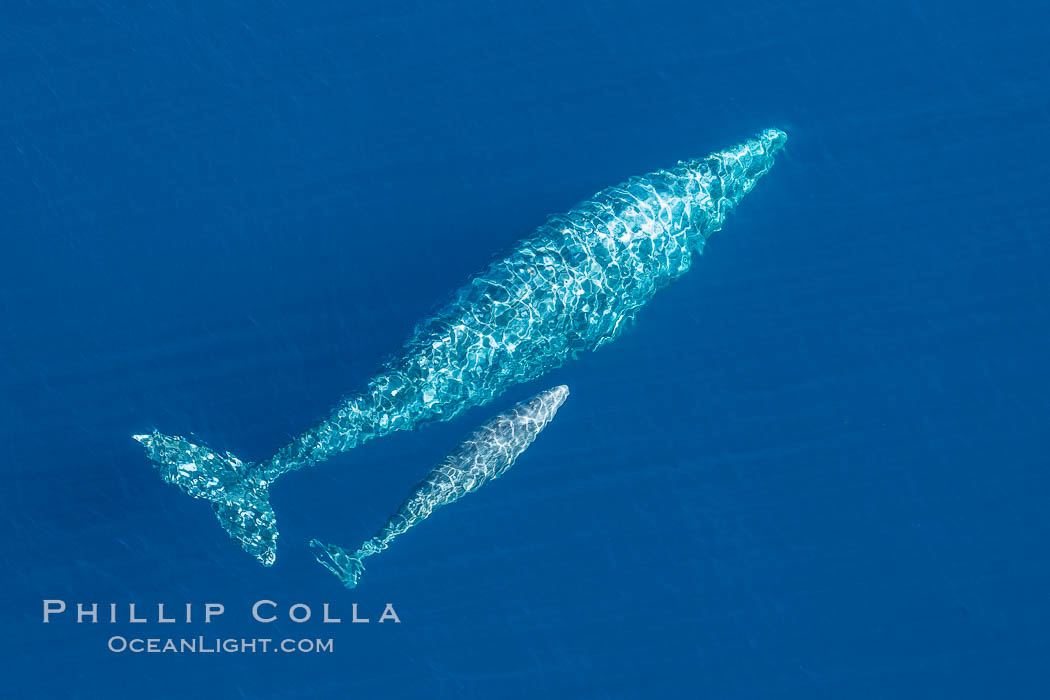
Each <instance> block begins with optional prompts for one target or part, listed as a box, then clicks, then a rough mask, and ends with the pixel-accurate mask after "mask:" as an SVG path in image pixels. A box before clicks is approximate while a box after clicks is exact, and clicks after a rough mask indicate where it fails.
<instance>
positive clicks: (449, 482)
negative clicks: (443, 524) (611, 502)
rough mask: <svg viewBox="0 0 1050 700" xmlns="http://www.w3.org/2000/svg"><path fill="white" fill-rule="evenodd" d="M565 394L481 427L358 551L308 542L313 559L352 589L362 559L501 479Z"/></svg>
mask: <svg viewBox="0 0 1050 700" xmlns="http://www.w3.org/2000/svg"><path fill="white" fill-rule="evenodd" d="M568 396H569V387H567V386H564V385H563V386H556V387H554V388H553V389H548V390H547V391H544V392H541V393H539V394H537V395H536V396H534V397H532V398H531V399H528V400H527V401H522V402H521V403H519V404H518V405H517V406H515V407H514V408H512V409H510V410H509V411H506V412H504V413H501V414H499V415H498V416H496V417H495V418H493V419H491V420H489V421H488V422H486V423H484V424H482V425H481V427H479V428H478V429H477V430H475V431H474V432H473V433H472V434H471V435H470V437H469V438H467V439H466V440H465V441H464V442H463V443H462V444H461V445H460V446H459V447H457V448H456V450H455V451H454V452H453V453H452V454H450V455H449V456H448V457H446V458H445V460H444V461H443V462H442V463H441V464H439V465H438V466H437V467H435V468H434V470H433V471H431V472H430V473H429V474H428V475H427V476H426V478H425V479H423V481H421V482H420V483H419V484H417V485H416V488H415V489H414V490H413V491H412V495H410V496H409V497H408V498H406V499H405V502H404V503H402V504H401V507H400V508H398V509H397V513H395V514H394V515H392V516H390V519H389V520H387V523H386V525H385V526H384V527H383V529H381V530H380V531H379V532H378V533H376V535H375V537H372V538H371V539H369V540H366V541H365V543H364V544H362V545H361V546H360V547H358V548H357V549H356V550H354V551H348V550H346V549H344V548H342V547H339V546H338V545H334V544H325V543H323V542H320V541H318V540H311V541H310V547H311V548H313V550H314V555H315V557H316V558H317V561H318V562H319V563H320V564H322V565H323V566H324V567H325V568H327V569H328V570H329V571H331V572H332V573H333V574H335V575H336V577H337V578H338V579H339V580H340V581H342V582H343V585H344V586H346V587H347V588H354V587H355V586H357V582H358V579H360V578H361V574H362V573H364V570H365V566H364V564H363V563H362V559H365V558H366V557H371V556H374V555H376V554H379V553H380V552H382V551H383V550H385V549H386V548H387V547H389V546H390V543H391V542H393V541H394V540H395V539H396V538H398V537H399V536H401V535H403V534H404V533H406V532H408V531H409V530H410V529H411V528H413V527H415V526H416V525H418V524H420V523H421V522H423V521H424V520H426V519H427V518H429V517H430V515H431V514H432V513H433V512H434V511H435V510H437V509H438V508H441V507H442V506H446V505H448V504H450V503H455V502H456V501H458V500H459V499H461V498H463V497H464V496H466V495H467V494H468V493H474V492H475V491H477V490H478V489H480V488H481V487H482V486H484V485H485V484H487V483H489V482H491V481H494V480H495V479H498V478H500V477H501V476H503V475H504V474H505V473H506V472H507V470H508V469H510V468H511V467H512V466H514V462H515V461H517V459H518V457H520V456H521V454H522V453H523V452H524V451H525V450H527V449H528V448H529V446H530V445H531V444H532V443H533V442H535V440H536V438H537V437H539V434H540V432H542V431H543V429H544V428H546V427H547V424H548V423H550V422H551V420H553V419H554V415H555V414H556V413H557V412H558V409H559V408H561V405H562V404H563V403H565V399H566V398H568Z"/></svg>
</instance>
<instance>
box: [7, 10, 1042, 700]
mask: <svg viewBox="0 0 1050 700" xmlns="http://www.w3.org/2000/svg"><path fill="white" fill-rule="evenodd" d="M121 5H122V4H121V3H102V2H76V3H69V2H62V3H58V2H52V3H6V4H5V5H4V7H3V10H2V14H0V96H2V99H0V104H2V107H0V212H2V213H3V219H2V220H3V224H2V236H3V245H2V251H0V274H2V277H0V280H2V281H0V317H2V319H3V321H2V326H0V329H2V334H3V336H2V345H0V396H2V397H3V402H2V405H0V437H2V439H3V440H2V445H3V457H2V466H0V470H2V475H3V484H2V489H0V490H2V495H0V506H2V507H0V526H2V527H3V532H4V534H3V537H2V538H0V539H2V542H3V544H2V545H0V547H2V551H0V557H2V564H3V587H2V593H0V596H2V599H3V603H4V613H3V617H2V622H0V638H2V640H3V641H2V643H0V644H2V645H3V648H2V649H0V676H2V677H3V678H4V681H3V683H4V688H3V690H2V692H0V694H2V695H3V696H4V697H16V698H21V697H41V696H46V697H85V698H89V697H90V698H95V697H97V698H114V697H153V698H167V697H186V696H187V695H190V696H192V697H248V698H255V697H280V698H292V697H338V698H355V697H363V698H381V697H409V696H417V697H418V696H421V695H424V694H425V695H427V696H428V697H432V698H444V697H454V698H459V697H484V698H495V697H511V698H517V697H525V698H536V697H609V698H620V697H643V698H652V697H718V698H745V697H763V698H795V697H806V698H843V697H848V698H866V697H871V698H887V697H909V696H914V697H983V698H987V697H1011V698H1023V697H1045V696H1046V693H1047V690H1048V686H1050V665H1048V662H1047V659H1048V654H1050V641H1048V636H1047V632H1046V629H1047V626H1048V625H1050V563H1048V560H1047V556H1046V553H1047V538H1048V536H1050V519H1048V517H1047V512H1046V507H1047V503H1048V497H1047V488H1048V487H1050V475H1048V464H1047V456H1046V447H1047V440H1046V434H1047V428H1048V415H1050V399H1048V396H1047V394H1048V388H1050V367H1048V363H1047V360H1046V358H1047V356H1048V354H1050V330H1048V328H1050V323H1048V322H1050V304H1048V300H1050V279H1048V276H1047V272H1046V268H1047V262H1048V260H1050V242H1048V236H1047V215H1048V213H1050V204H1048V198H1047V196H1046V188H1047V182H1048V177H1050V166H1048V165H1047V162H1048V161H1047V159H1048V156H1050V149H1048V147H1047V123H1048V119H1050V77H1048V76H1050V52H1048V50H1047V48H1046V47H1047V39H1048V33H1050V32H1048V30H1047V19H1048V17H1047V12H1046V11H1045V10H1044V9H1041V8H1038V7H1037V3H1013V2H996V3H991V4H988V3H949V2H938V3H931V2H907V3H896V2H886V3H872V4H871V6H870V7H867V8H864V7H861V6H860V5H858V4H855V3H846V4H843V3H840V2H831V1H817V0H803V1H801V2H794V3H783V4H779V3H777V4H774V3H718V4H713V3H695V2H667V1H661V0H655V1H652V2H645V3H637V4H629V3H623V2H619V3H606V4H601V3H587V4H581V3H568V4H566V3H561V2H523V3H518V2H514V3H508V2H501V3H467V2H454V3H422V2H407V3H406V2H389V3H388V2H381V3H363V2H353V3H343V2H331V1H326V2H305V3H259V4H256V3H240V2H177V3H176V2H156V3H150V4H149V5H147V6H142V5H141V4H139V3H127V4H126V5H127V6H121ZM768 126H779V127H782V128H785V129H786V130H788V131H789V133H790V143H789V145H788V149H787V151H786V153H785V154H784V156H783V157H782V158H781V159H780V161H779V162H778V164H777V166H776V168H775V169H774V170H773V172H772V173H771V174H770V175H768V176H767V177H766V178H765V180H764V181H763V182H762V183H761V184H760V186H759V187H758V188H757V189H756V191H755V192H754V193H753V194H752V195H751V196H749V197H748V199H747V200H746V201H745V202H744V205H743V207H742V208H741V209H740V210H739V212H738V213H737V214H735V215H734V216H733V217H732V220H731V221H730V222H729V223H728V225H727V226H726V228H725V230H724V232H723V233H722V234H720V235H719V236H718V237H717V239H715V240H713V241H712V243H711V245H710V246H709V247H708V249H707V252H706V254H705V255H704V256H703V258H702V259H701V260H699V261H698V263H697V265H695V266H694V269H693V271H692V272H690V273H689V275H687V276H686V277H685V278H684V279H682V280H681V281H680V282H678V283H676V284H675V285H674V286H672V287H671V288H669V289H667V290H666V291H664V292H663V293H661V294H660V296H659V297H658V298H657V299H656V301H654V302H653V303H652V304H651V305H650V307H649V308H648V309H646V310H645V312H644V313H643V314H642V316H641V318H640V321H639V323H638V324H637V325H636V327H635V328H634V329H633V330H632V331H631V332H630V333H629V334H628V335H626V336H625V337H623V338H622V339H621V340H619V341H617V342H616V343H615V344H613V345H611V346H609V347H608V348H605V349H603V350H601V351H600V352H598V353H596V354H594V355H590V356H587V357H585V358H584V359H581V360H580V361H578V362H576V363H574V364H572V365H570V366H568V367H566V368H564V369H563V370H561V371H559V372H557V373H556V374H555V375H554V376H551V377H549V378H546V379H544V380H542V381H540V382H537V383H536V384H535V385H531V386H525V387H520V388H519V390H518V391H515V392H512V395H510V394H508V395H507V396H504V397H503V399H502V400H501V401H500V402H499V403H498V405H496V406H490V407H487V408H484V409H479V410H476V411H473V412H471V413H470V414H468V415H465V416H463V417H461V418H460V419H458V420H456V421H454V422H453V423H450V424H441V425H435V426H430V427H427V428H425V429H423V430H420V431H418V432H416V433H412V434H403V435H398V436H394V437H391V438H387V439H384V440H380V441H377V442H375V443H372V444H369V445H367V446H365V447H362V448H360V449H357V450H355V451H353V452H351V453H349V454H347V455H344V456H341V457H340V458H338V459H335V460H333V461H332V462H331V463H329V464H327V465H325V466H324V467H323V468H319V469H316V470H310V471H307V472H302V473H299V474H296V475H292V476H289V477H287V478H286V479H284V480H282V481H281V482H280V483H279V485H278V486H277V487H276V488H275V490H274V494H273V502H274V505H275V508H276V511H277V513H278V517H279V523H280V527H281V533H282V538H281V548H280V555H279V559H278V563H277V565H276V566H275V567H274V568H273V569H269V570H266V569H263V568H261V567H259V566H258V565H257V564H256V563H255V562H254V561H253V560H251V559H250V558H249V557H248V556H246V555H245V554H244V553H243V552H241V551H240V549H239V548H238V547H237V546H236V545H235V544H233V543H231V542H229V541H228V540H227V538H226V536H225V534H224V533H223V532H222V531H221V529H220V528H219V527H218V525H217V524H216V522H215V519H214V516H213V515H212V513H211V511H210V509H209V508H208V506H207V505H206V504H204V503H202V502H199V501H193V500H191V499H189V498H187V497H186V496H185V495H183V494H181V493H180V492H178V491H177V490H176V489H174V488H172V487H170V486H166V485H164V484H163V483H161V481H160V480H159V479H158V478H157V475H156V473H155V471H154V470H153V469H151V468H150V466H149V464H148V462H147V461H146V459H145V457H144V455H143V452H142V450H141V448H140V447H139V446H138V445H137V444H135V443H134V442H132V441H131V440H130V438H129V436H130V435H131V434H132V433H134V432H141V431H146V430H149V429H151V428H153V427H157V428H159V429H161V430H163V431H165V432H169V433H178V434H190V433H193V434H195V435H197V436H199V438H200V439H201V440H205V441H207V442H208V443H209V444H212V445H214V446H216V447H219V448H221V449H229V450H231V451H232V452H234V453H235V454H237V455H239V456H241V457H243V458H245V459H260V458H263V457H267V456H269V455H270V454H271V453H272V452H273V451H274V450H275V449H276V448H277V447H278V446H280V445H281V444H283V443H284V442H285V441H286V440H288V439H289V437H290V436H292V435H293V434H295V433H296V432H297V431H299V430H301V429H303V428H305V427H307V426H308V425H310V424H311V423H312V422H313V421H314V420H315V419H316V418H318V417H320V416H321V415H323V414H324V412H325V411H326V410H327V409H328V407H329V406H330V405H331V404H332V403H333V402H334V400H335V399H336V398H337V396H338V395H339V394H340V393H342V392H343V391H347V390H351V389H354V388H356V387H358V386H360V385H361V384H362V382H363V381H365V380H366V379H367V377H368V376H369V375H370V373H371V372H373V371H374V370H375V368H376V367H377V366H378V365H379V363H380V362H381V361H382V359H383V358H384V357H385V356H386V355H388V354H389V353H391V352H393V351H394V350H395V349H396V348H397V346H398V345H399V344H400V342H401V341H402V340H403V339H404V338H405V336H406V334H407V333H408V331H409V330H410V328H411V326H412V324H413V323H414V322H415V321H416V320H417V319H419V318H420V317H421V316H423V315H424V314H425V313H426V312H427V311H428V310H430V309H431V308H432V307H433V306H434V305H435V304H436V303H437V302H439V301H440V300H441V299H442V298H443V297H444V296H445V295H446V294H448V293H449V292H450V291H451V290H452V289H454V288H455V287H456V286H458V285H459V284H461V283H462V282H463V281H465V280H466V279H467V278H469V276H470V274H471V273H472V272H473V271H475V270H477V269H479V268H480V267H482V266H483V265H485V264H486V263H487V262H488V261H489V260H490V259H491V258H492V257H493V256H494V255H497V254H498V253H499V252H500V251H501V250H504V249H506V248H507V247H508V246H509V245H511V244H512V242H514V241H515V240H516V239H518V238H519V237H521V236H523V235H526V234H528V233H529V231H531V229H532V228H534V227H535V226H536V225H537V224H539V223H541V222H542V221H543V219H544V217H545V216H546V215H547V214H549V213H552V212H558V211H563V210H565V209H567V208H568V207H569V206H571V205H572V204H573V203H575V202H576V201H577V200H579V199H581V198H583V197H585V196H587V195H588V194H589V193H591V192H593V191H595V190H596V189H598V188H600V187H603V186H606V185H609V184H613V183H615V182H618V181H620V180H622V179H623V178H625V177H627V176H629V175H632V174H638V173H642V172H646V171H649V170H652V169H655V168H659V167H663V166H667V165H670V164H673V163H674V162H675V161H676V160H677V159H679V158H685V157H695V156H701V155H704V154H706V153H708V152H710V151H712V150H716V149H718V148H722V147H725V146H729V145H732V144H735V143H738V142H739V141H740V140H741V139H743V138H745V137H748V136H750V135H751V134H753V133H754V132H756V131H758V130H759V129H761V128H764V127H768ZM555 382H565V383H568V384H569V385H571V387H572V392H573V394H572V397H571V398H570V399H569V402H568V403H567V404H566V405H565V407H564V408H563V409H562V412H561V414H560V415H559V418H558V419H557V420H556V421H555V422H554V424H552V426H551V427H550V428H549V429H548V430H547V431H546V433H545V434H544V435H543V436H542V438H541V439H540V440H539V441H538V442H537V443H536V445H535V446H534V447H533V448H532V449H531V450H530V451H529V452H528V453H527V454H526V455H525V457H523V458H522V459H521V460H520V462H519V464H518V466H517V467H516V468H515V470H514V471H512V472H511V473H510V474H509V475H508V476H507V477H506V478H505V479H503V480H502V481H500V482H498V483H496V484H494V485H492V486H491V487H488V488H486V489H485V490H483V491H482V492H481V493H479V494H477V495H475V496H472V497H470V498H469V499H467V500H465V501H464V502H462V503H460V504H457V505H456V506H454V507H451V508H449V509H447V510H445V511H442V512H440V513H439V514H438V515H436V516H435V517H434V518H432V520H431V521H430V522H428V523H426V525H425V526H424V527H422V528H420V529H419V530H417V531H414V532H413V533H411V534H410V535H408V536H406V537H404V538H403V539H402V540H400V541H399V542H398V543H397V544H396V545H395V547H394V548H393V549H391V550H390V551H389V552H388V553H386V554H384V555H382V557H381V558H378V559H376V560H374V564H373V565H371V566H370V567H369V571H368V573H367V574H366V576H365V578H364V579H363V584H362V586H361V587H360V588H359V589H357V590H355V591H352V592H348V591H344V590H343V589H342V588H341V587H340V586H339V585H338V582H337V581H336V580H335V579H334V578H333V577H331V576H329V575H328V574H327V573H326V572H325V571H324V570H322V569H321V568H320V567H319V566H317V565H316V564H315V563H314V562H313V560H312V557H311V556H310V553H309V552H308V550H307V549H306V547H305V542H306V540H307V539H308V538H310V537H315V536H316V537H321V538H322V539H327V540H331V541H335V542H339V543H342V544H345V545H348V546H349V545H356V544H357V543H359V542H360V541H361V540H362V539H364V538H365V537H366V536H368V535H370V534H371V533H372V532H373V531H374V530H375V529H376V528H377V527H378V526H379V525H380V524H381V523H382V521H383V520H384V519H385V518H386V517H387V516H388V515H389V514H390V513H391V512H392V510H393V509H394V508H395V507H396V506H397V505H398V503H399V502H400V500H401V498H402V497H403V496H405V495H406V493H407V490H408V488H409V487H410V486H411V484H413V483H414V482H415V480H416V479H418V478H419V477H420V476H421V475H422V474H423V473H425V472H426V471H427V470H428V469H429V468H430V467H431V466H433V465H434V463H435V462H437V461H438V460H439V459H440V458H441V457H442V456H443V455H445V454H446V453H447V452H448V451H449V450H450V449H451V448H452V447H453V446H454V445H455V444H456V442H457V441H458V440H459V439H460V438H461V437H462V436H463V435H464V434H465V433H467V432H468V431H469V430H470V429H472V428H473V426H475V425H476V424H477V423H479V422H480V421H481V420H483V419H485V418H487V417H488V416H490V415H492V414H493V413H494V412H495V411H496V410H497V409H498V408H502V407H505V406H507V405H509V404H511V403H513V402H515V401H517V400H519V399H521V398H523V397H524V396H526V395H528V394H529V393H530V392H533V391H535V390H538V389H542V388H546V387H547V386H551V385H553V384H554V383H555ZM44 598H61V599H65V600H66V601H68V602H69V603H70V605H72V604H73V603H75V602H76V601H86V602H91V601H99V602H103V603H108V602H111V601H112V602H119V603H122V604H123V603H127V602H138V603H140V605H142V604H146V605H147V606H148V605H149V604H156V603H157V602H165V601H166V602H168V603H172V604H176V603H178V604H181V603H184V602H195V603H203V602H208V601H215V602H223V603H225V604H226V606H227V612H226V614H225V616H224V617H223V618H221V619H220V621H217V622H214V623H212V624H211V625H209V626H204V625H199V624H193V625H158V624H156V623H152V624H149V625H138V626H134V627H133V626H130V625H126V624H124V625H103V624H99V625H95V626H92V625H90V624H83V625H79V626H77V625H75V624H72V622H71V621H70V620H69V618H70V615H68V614H67V615H66V616H65V618H64V620H60V621H59V622H56V623H53V624H49V625H46V626H45V625H43V624H41V619H40V618H41V600H42V599H44ZM260 598H268V599H273V600H275V601H278V602H280V603H281V604H282V605H283V606H287V605H289V604H291V603H294V602H306V603H309V604H311V605H313V606H314V607H315V614H319V606H320V604H321V603H322V602H326V601H329V602H331V603H332V604H333V607H334V608H335V612H336V613H337V614H340V615H341V617H342V618H343V619H344V621H347V620H348V619H349V617H350V607H349V606H350V604H351V603H352V602H357V603H359V604H360V610H361V612H362V614H365V615H369V616H370V617H371V618H372V620H373V623H372V624H370V625H351V624H343V625H341V626H335V625H328V626H325V625H321V624H315V623H314V622H313V621H312V622H310V623H306V624H304V625H294V624H292V623H290V622H287V620H284V621H282V622H279V623H275V624H272V625H259V624H256V623H252V622H251V621H250V619H249V615H248V611H249V608H250V605H251V603H252V602H253V601H255V600H257V599H260ZM386 602H391V603H393V604H394V605H395V606H396V609H397V611H398V613H399V615H400V616H401V619H402V624H400V625H394V624H384V625H378V624H375V619H376V617H377V616H378V613H379V612H380V611H381V609H382V606H383V604H384V603H386ZM198 614H199V612H198ZM113 634H124V635H139V636H154V637H157V636H159V637H166V636H171V635H174V636H194V635H197V634H208V635H210V636H224V637H225V636H232V637H242V636H245V637H275V638H282V637H285V636H294V637H302V636H305V637H329V636H330V637H333V638H334V640H335V642H334V644H335V653H334V654H332V655H328V654H321V655H282V654H270V655H262V654H256V655H254V656H253V655H228V656H222V655H210V656H204V655H198V656H192V655H184V656H173V655H170V654H169V655H164V656H161V655H131V654H112V653H110V652H108V651H106V640H107V639H108V638H109V637H110V636H111V635H113Z"/></svg>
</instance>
